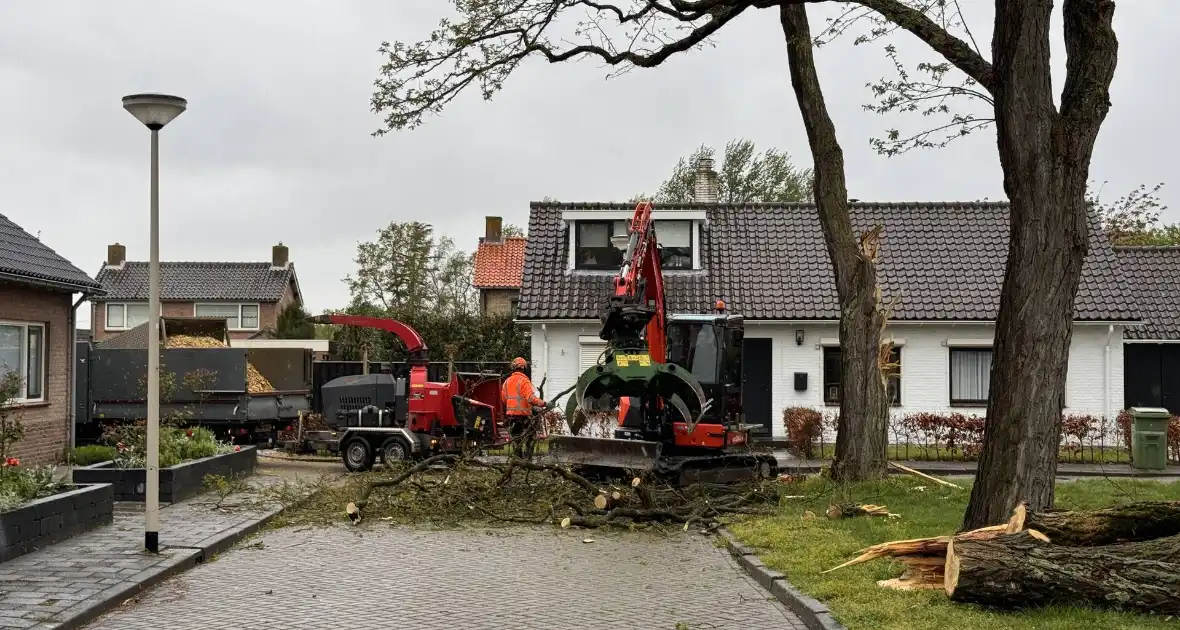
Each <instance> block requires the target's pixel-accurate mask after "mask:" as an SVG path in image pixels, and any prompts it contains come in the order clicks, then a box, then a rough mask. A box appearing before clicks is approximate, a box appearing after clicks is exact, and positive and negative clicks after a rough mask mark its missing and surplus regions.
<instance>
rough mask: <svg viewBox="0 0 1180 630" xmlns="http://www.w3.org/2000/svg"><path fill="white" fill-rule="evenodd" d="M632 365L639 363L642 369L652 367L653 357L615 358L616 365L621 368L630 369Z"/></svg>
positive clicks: (640, 355) (619, 356) (625, 356)
mask: <svg viewBox="0 0 1180 630" xmlns="http://www.w3.org/2000/svg"><path fill="white" fill-rule="evenodd" d="M632 363H638V364H639V366H640V367H650V366H651V355H650V354H647V353H644V354H620V355H617V356H615V364H616V365H618V366H619V367H630V365H631V364H632Z"/></svg>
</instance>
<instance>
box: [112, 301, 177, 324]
mask: <svg viewBox="0 0 1180 630" xmlns="http://www.w3.org/2000/svg"><path fill="white" fill-rule="evenodd" d="M140 304H142V305H143V306H144V307H145V308H146V307H147V306H148V303H147V302H146V301H142V300H130V301H127V302H104V303H103V305H102V325H103V330H131V329H132V328H135V326H128V325H127V307H128V306H139V305H140ZM112 306H121V307H123V325H122V326H111V323H110V322H111V307H112ZM163 313H164V305H163V304H160V314H163Z"/></svg>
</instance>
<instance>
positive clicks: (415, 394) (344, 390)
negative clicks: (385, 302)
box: [289, 315, 511, 472]
mask: <svg viewBox="0 0 1180 630" xmlns="http://www.w3.org/2000/svg"><path fill="white" fill-rule="evenodd" d="M311 321H313V322H315V323H318V324H335V325H340V326H359V327H363V328H374V329H377V330H383V331H386V332H389V333H392V334H394V335H396V336H397V337H398V339H400V340H401V342H402V343H403V344H405V347H406V351H407V353H408V360H407V364H408V365H409V373H408V375H400V374H399V375H394V374H388V373H379V374H366V375H355V376H342V377H340V378H337V379H333V380H331V381H329V382H327V383H325V384H324V386H323V388H322V390H321V397H322V400H323V415H324V419H325V420H326V421H327V423H328V425H329V426H330V427H332V428H331V430H328V431H307V432H303V431H300V432H299V435H298V437H297V438H296V444H294V445H289V446H295V447H296V448H302V449H309V450H320V449H324V450H328V451H332V452H339V453H340V454H341V456H342V458H343V460H344V466H345V467H346V468H347V469H348V470H349V471H352V472H358V471H365V470H369V469H370V468H372V467H373V464H374V463H375V462H376V460H377V458H381V460H382V461H383V462H386V463H389V462H396V461H407V460H412V459H419V458H422V457H425V456H429V455H434V454H438V453H449V452H460V451H472V450H480V449H485V448H495V447H498V446H503V445H505V444H507V443H509V442H510V440H511V437H510V435H509V432H508V429H507V428H506V426H505V414H504V409H503V405H502V403H501V401H500V383H501V378H500V375H499V374H494V373H491V374H489V373H461V372H456V373H453V374H452V375H451V377H450V380H449V381H448V382H445V383H435V382H430V381H429V380H428V378H427V367H428V365H429V364H430V359H429V356H428V348H427V346H426V342H425V341H424V340H423V339H422V336H421V335H419V334H418V331H416V330H414V329H413V328H412V327H410V326H409V325H407V324H405V323H403V322H400V321H397V320H393V319H382V318H377V317H365V316H359V315H319V316H315V317H312V318H311Z"/></svg>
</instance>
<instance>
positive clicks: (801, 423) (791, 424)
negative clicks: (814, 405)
mask: <svg viewBox="0 0 1180 630" xmlns="http://www.w3.org/2000/svg"><path fill="white" fill-rule="evenodd" d="M783 424H784V425H785V426H786V429H787V445H788V448H789V449H790V450H791V451H792V452H794V453H795V454H796V455H798V456H799V457H804V458H807V459H810V458H812V457H814V456H815V455H816V454H817V453H816V452H815V443H816V441H818V440H819V439H820V437H821V436H822V435H823V432H824V416H823V414H822V413H820V412H818V411H816V410H815V409H811V408H809V407H787V408H786V409H784V410H783Z"/></svg>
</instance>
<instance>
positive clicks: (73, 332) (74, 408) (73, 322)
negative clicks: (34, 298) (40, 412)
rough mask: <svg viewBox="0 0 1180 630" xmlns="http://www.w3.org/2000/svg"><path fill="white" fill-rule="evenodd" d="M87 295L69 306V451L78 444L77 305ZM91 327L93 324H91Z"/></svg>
mask: <svg viewBox="0 0 1180 630" xmlns="http://www.w3.org/2000/svg"><path fill="white" fill-rule="evenodd" d="M87 297H88V296H87V295H86V294H85V293H83V294H82V297H80V298H78V301H77V302H74V305H73V306H71V307H70V316H69V324H68V325H69V328H70V350H69V352H67V353H66V354H67V356H69V357H70V359H69V360H70V368H69V369H68V370H66V374H67V375H68V376H67V378H69V379H70V382H69V387H70V427H69V435H70V451H71V452H73V450H74V449H75V448H77V447H78V445H77V444H76V443H75V440H77V439H78V307H79V306H81V305H82V302H85V301H86V298H87ZM91 328H93V326H91Z"/></svg>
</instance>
